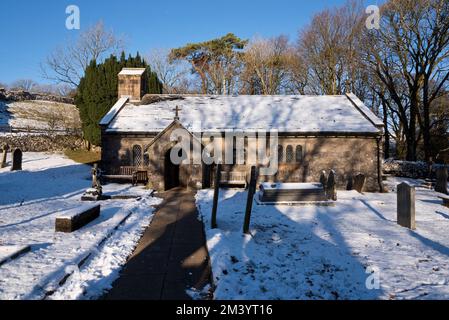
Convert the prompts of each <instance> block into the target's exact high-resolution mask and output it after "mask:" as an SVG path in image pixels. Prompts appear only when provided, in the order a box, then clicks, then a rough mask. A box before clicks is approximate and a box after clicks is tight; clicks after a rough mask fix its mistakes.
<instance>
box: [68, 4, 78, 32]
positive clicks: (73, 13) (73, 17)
mask: <svg viewBox="0 0 449 320" xmlns="http://www.w3.org/2000/svg"><path fill="white" fill-rule="evenodd" d="M65 13H66V14H68V15H69V16H68V17H67V19H66V20H65V27H66V28H67V29H68V30H79V29H80V28H81V15H80V8H79V7H78V6H76V5H70V6H68V7H67V8H66V9H65Z"/></svg>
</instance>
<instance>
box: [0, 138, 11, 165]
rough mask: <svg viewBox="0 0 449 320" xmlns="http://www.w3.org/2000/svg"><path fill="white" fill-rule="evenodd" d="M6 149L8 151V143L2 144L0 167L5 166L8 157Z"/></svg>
mask: <svg viewBox="0 0 449 320" xmlns="http://www.w3.org/2000/svg"><path fill="white" fill-rule="evenodd" d="M8 151H9V145H8V144H4V145H3V146H2V163H1V164H0V167H1V168H5V167H6V160H7V157H8Z"/></svg>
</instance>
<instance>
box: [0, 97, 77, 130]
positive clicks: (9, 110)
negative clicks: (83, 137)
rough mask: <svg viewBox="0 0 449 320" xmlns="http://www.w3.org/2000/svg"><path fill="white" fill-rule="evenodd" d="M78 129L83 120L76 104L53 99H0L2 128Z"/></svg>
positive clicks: (0, 122)
mask: <svg viewBox="0 0 449 320" xmlns="http://www.w3.org/2000/svg"><path fill="white" fill-rule="evenodd" d="M5 126H6V127H7V126H12V127H14V128H21V129H27V128H30V129H35V130H36V129H40V130H48V129H59V130H65V129H77V128H80V126H81V122H80V118H79V112H78V110H77V109H76V106H74V105H71V104H64V103H59V102H52V101H21V102H5V101H0V128H2V127H5Z"/></svg>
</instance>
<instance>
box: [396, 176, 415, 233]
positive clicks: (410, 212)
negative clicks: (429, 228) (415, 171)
mask: <svg viewBox="0 0 449 320" xmlns="http://www.w3.org/2000/svg"><path fill="white" fill-rule="evenodd" d="M415 195H416V191H415V187H413V186H411V185H410V184H408V183H407V182H403V183H401V184H400V185H398V199H397V214H398V218H397V220H398V224H399V225H400V226H402V227H405V228H409V229H412V230H415V229H416V221H415Z"/></svg>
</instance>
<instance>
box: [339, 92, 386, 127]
mask: <svg viewBox="0 0 449 320" xmlns="http://www.w3.org/2000/svg"><path fill="white" fill-rule="evenodd" d="M346 96H347V97H348V98H349V99H350V100H352V102H353V103H354V104H355V106H356V107H357V108H358V109H359V110H360V112H362V113H363V114H364V115H365V116H366V117H367V118H368V120H370V121H371V122H372V123H373V124H374V125H375V126H383V125H384V123H383V121H382V120H380V119H379V118H378V117H377V116H376V115H375V114H374V113H373V112H372V111H371V110H370V109H369V108H368V107H367V106H365V104H364V103H363V102H362V100H360V99H359V98H358V97H357V96H356V95H355V94H353V93H349V94H347V95H346Z"/></svg>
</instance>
